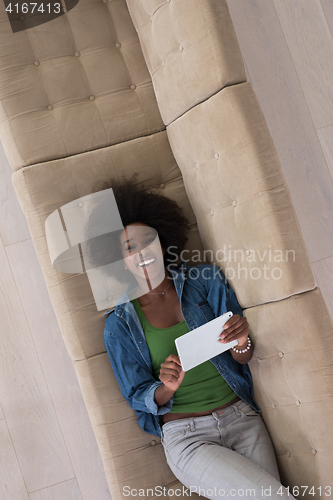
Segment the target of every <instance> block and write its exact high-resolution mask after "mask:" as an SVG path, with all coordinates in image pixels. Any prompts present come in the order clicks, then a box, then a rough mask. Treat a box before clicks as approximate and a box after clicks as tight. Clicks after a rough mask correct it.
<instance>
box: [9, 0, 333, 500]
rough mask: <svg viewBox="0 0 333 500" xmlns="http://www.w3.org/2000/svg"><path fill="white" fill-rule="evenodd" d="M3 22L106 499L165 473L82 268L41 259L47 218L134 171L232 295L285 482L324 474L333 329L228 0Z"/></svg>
mask: <svg viewBox="0 0 333 500" xmlns="http://www.w3.org/2000/svg"><path fill="white" fill-rule="evenodd" d="M0 21H1V27H2V33H3V36H2V38H1V39H0V43H1V45H2V46H1V51H2V52H1V53H2V54H3V57H2V58H1V60H0V69H1V71H0V82H1V84H0V88H1V94H0V99H1V108H0V113H1V120H0V127H1V137H2V141H3V144H4V147H5V151H6V153H7V156H8V158H9V160H10V162H11V165H12V167H13V169H14V170H16V172H15V173H14V174H13V183H14V186H15V188H16V191H17V194H18V197H19V200H20V203H21V206H22V208H23V211H24V213H25V214H26V217H27V220H28V224H29V228H30V231H31V235H32V239H33V242H34V245H35V247H36V250H37V254H38V257H39V260H40V263H41V267H42V270H43V272H44V276H45V280H46V283H47V285H48V288H49V293H50V296H51V299H52V302H53V305H54V309H55V312H56V315H57V318H58V321H59V324H60V327H61V331H62V334H63V336H64V341H65V343H66V346H67V348H68V352H69V355H70V356H71V358H72V359H73V363H74V367H75V370H76V373H77V376H78V380H79V383H80V386H81V388H82V393H83V396H84V399H85V402H86V405H87V409H88V412H89V415H90V418H91V423H92V426H93V429H94V432H95V435H96V439H97V442H98V445H99V449H100V452H101V455H102V458H103V462H104V467H105V471H106V475H107V479H108V483H109V486H110V491H111V494H112V497H113V499H114V500H116V499H121V498H124V491H123V488H124V486H125V485H127V486H129V487H132V488H154V487H155V486H156V485H160V486H165V487H168V488H172V487H173V488H174V487H175V486H176V485H177V481H176V480H175V478H174V476H173V475H172V473H171V471H170V469H169V468H168V466H167V465H166V463H165V459H164V454H163V450H162V446H161V444H160V443H159V440H158V439H157V438H156V437H154V436H149V435H148V434H145V433H144V432H143V431H141V429H140V428H139V426H138V424H137V423H136V417H135V413H134V412H133V411H132V410H131V409H130V407H129V406H128V405H127V403H126V402H125V400H124V399H123V398H122V396H121V393H120V390H119V387H118V385H117V383H116V380H115V377H114V375H113V373H112V370H111V365H110V362H109V359H108V356H107V354H106V352H105V347H104V343H103V335H102V333H103V324H104V320H103V318H102V314H101V312H98V311H97V310H96V306H95V303H94V299H93V296H92V292H91V289H90V286H89V283H88V280H87V277H86V275H85V274H80V275H77V274H75V275H74V274H73V275H67V274H66V275H65V274H60V273H56V272H55V271H54V270H53V269H52V266H51V263H50V258H49V255H48V250H47V245H46V240H45V227H44V224H45V220H46V218H47V217H48V215H50V214H51V213H52V212H53V211H54V210H57V209H58V208H59V207H60V206H62V205H64V204H66V203H68V202H70V201H72V200H75V199H77V198H80V197H82V196H85V195H87V194H89V193H91V192H92V190H93V189H95V188H96V186H98V185H100V186H102V184H103V182H104V181H105V180H107V179H109V178H110V177H116V178H118V177H119V176H121V175H122V174H125V175H126V176H131V175H132V174H133V173H134V172H138V173H139V176H138V182H139V183H140V184H142V185H143V186H145V187H146V188H147V189H150V188H154V189H158V190H161V192H163V193H164V194H166V195H167V196H169V197H171V198H173V199H175V200H176V201H177V202H178V203H179V204H180V205H181V206H182V207H183V209H184V210H185V213H186V214H187V216H188V217H189V219H190V221H191V224H192V231H191V233H190V239H189V243H188V247H187V250H188V253H187V254H186V257H188V258H191V259H192V261H194V262H195V260H196V257H197V256H198V255H199V256H200V259H201V260H202V256H203V252H204V249H205V250H206V251H209V253H207V255H208V260H210V261H212V262H216V263H217V264H218V265H220V266H221V267H222V268H223V270H224V272H225V274H226V275H227V277H228V279H229V281H230V283H231V285H232V287H233V288H234V290H235V292H236V294H237V297H238V298H239V301H240V304H241V306H242V307H243V308H244V309H245V311H244V314H245V315H246V316H247V317H248V320H249V323H250V327H251V336H252V338H253V340H254V344H255V354H254V358H253V360H252V361H251V363H250V368H251V371H252V374H253V378H254V384H255V399H256V401H257V402H258V404H259V405H260V406H261V408H262V412H263V417H264V420H265V422H266V424H267V426H268V428H269V431H270V433H271V435H272V438H273V442H274V446H275V449H276V453H277V457H278V463H279V466H280V472H281V476H282V479H283V482H284V484H286V485H287V484H289V485H290V486H293V485H301V484H303V485H304V484H311V485H314V486H316V487H319V486H320V485H321V486H326V485H329V484H330V482H331V481H332V478H331V475H330V470H329V463H330V459H332V449H333V447H332V444H333V443H331V440H330V439H331V438H330V437H329V432H328V431H329V420H328V415H330V414H331V412H332V375H331V368H330V367H331V366H332V352H331V351H330V350H328V349H327V345H328V344H329V342H328V339H329V338H330V337H331V336H332V331H333V326H332V322H331V319H330V317H329V314H328V312H327V310H326V307H325V304H324V302H323V299H322V296H321V293H320V290H319V289H318V288H316V285H315V281H314V277H313V273H312V269H311V265H310V263H309V259H308V256H307V251H306V247H305V245H304V242H303V239H302V235H301V232H300V228H299V224H298V221H297V217H296V215H295V211H294V209H293V204H292V201H291V198H290V194H289V191H288V188H287V185H286V182H285V179H284V176H283V172H282V169H281V165H280V162H279V159H278V157H277V154H276V150H275V148H274V144H273V142H272V139H271V137H270V134H269V131H268V128H267V125H266V122H265V119H264V116H263V114H262V112H261V109H260V106H259V103H258V101H257V99H256V96H255V95H254V93H253V90H252V87H251V84H250V83H249V82H247V81H246V76H245V71H244V66H243V61H242V57H241V54H240V51H239V47H238V43H237V39H236V36H235V33H234V29H233V25H232V22H231V19H230V15H229V12H228V8H227V3H226V1H225V0H168V1H165V0H128V1H127V5H126V3H125V0H109V1H108V0H103V1H98V2H94V1H92V0H84V1H80V2H79V3H78V5H77V6H76V7H75V8H74V9H72V10H71V11H69V12H67V13H66V14H65V15H63V16H61V17H60V18H57V19H55V20H53V21H52V22H50V23H48V24H46V25H42V26H38V27H35V28H31V29H29V30H26V31H21V32H19V33H15V34H13V33H11V30H10V26H9V22H8V20H7V19H6V13H5V11H4V8H3V7H0ZM22 22H24V21H22ZM133 23H134V25H133ZM199 234H200V237H199ZM314 421H316V422H317V425H313V422H314ZM192 497H194V495H192ZM170 498H171V494H170ZM180 498H181V497H180ZM305 498H306V496H305ZM308 498H310V497H308Z"/></svg>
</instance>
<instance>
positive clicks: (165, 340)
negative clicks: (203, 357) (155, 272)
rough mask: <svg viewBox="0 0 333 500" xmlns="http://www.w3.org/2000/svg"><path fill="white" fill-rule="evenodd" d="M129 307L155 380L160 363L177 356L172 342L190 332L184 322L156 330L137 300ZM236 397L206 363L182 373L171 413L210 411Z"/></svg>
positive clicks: (208, 362)
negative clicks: (144, 344)
mask: <svg viewBox="0 0 333 500" xmlns="http://www.w3.org/2000/svg"><path fill="white" fill-rule="evenodd" d="M132 304H133V305H134V308H135V310H136V313H137V315H138V317H139V319H140V322H141V325H142V328H143V331H144V334H145V337H146V341H147V345H148V348H149V352H150V358H151V362H152V366H153V374H154V377H155V378H156V379H157V380H159V375H160V368H161V364H162V363H163V362H164V361H165V358H167V357H168V356H169V355H170V354H175V355H176V356H177V355H178V353H177V349H176V345H175V339H176V338H178V337H180V336H181V335H184V334H185V333H187V332H188V331H189V329H188V326H187V324H186V323H185V320H184V321H182V322H181V323H178V324H177V325H174V326H171V327H170V328H155V327H153V326H152V325H151V324H150V323H149V322H148V321H147V319H146V317H145V315H144V313H143V311H142V309H141V306H140V304H139V302H138V300H137V299H134V300H132ZM235 397H236V394H235V393H234V391H233V390H232V389H231V388H230V386H229V385H228V384H227V383H226V381H225V380H224V378H223V377H222V376H221V375H220V373H219V372H218V370H217V369H216V368H215V366H214V365H213V364H212V363H211V362H210V361H206V362H205V363H202V364H201V365H199V366H196V367H195V368H192V369H191V370H188V371H187V372H186V373H185V376H184V379H183V382H182V383H181V385H180V386H179V388H178V390H177V391H176V392H175V393H174V395H173V404H172V409H171V410H170V413H192V412H203V411H208V410H213V409H214V408H218V407H219V406H222V405H224V404H225V403H228V402H229V401H231V400H232V399H234V398H235Z"/></svg>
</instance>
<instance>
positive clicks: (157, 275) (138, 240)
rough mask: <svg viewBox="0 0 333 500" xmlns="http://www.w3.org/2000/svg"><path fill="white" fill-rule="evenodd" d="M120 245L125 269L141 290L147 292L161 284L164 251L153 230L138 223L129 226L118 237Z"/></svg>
mask: <svg viewBox="0 0 333 500" xmlns="http://www.w3.org/2000/svg"><path fill="white" fill-rule="evenodd" d="M120 245H121V252H122V255H123V258H124V263H125V267H126V268H127V269H128V270H129V271H130V272H131V273H132V275H133V276H134V277H135V279H136V281H137V282H138V284H139V286H140V289H141V290H145V291H146V292H149V291H151V290H154V288H156V287H157V286H158V285H159V284H160V283H162V281H163V279H164V277H165V269H164V261H163V254H164V250H163V249H162V247H161V244H160V240H159V238H158V234H157V232H156V231H155V229H153V228H151V227H149V226H147V225H146V224H142V223H140V222H136V223H134V224H130V225H128V226H126V227H125V228H124V230H123V231H122V233H121V235H120ZM143 287H144V288H143Z"/></svg>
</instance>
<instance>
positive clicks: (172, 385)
mask: <svg viewBox="0 0 333 500" xmlns="http://www.w3.org/2000/svg"><path fill="white" fill-rule="evenodd" d="M184 375H185V372H184V370H183V368H182V365H181V363H180V359H179V357H178V356H176V355H175V354H170V356H168V357H167V358H166V360H165V361H164V363H162V364H161V370H160V377H159V378H160V380H161V382H163V384H164V385H165V386H166V387H167V388H168V389H170V390H171V391H173V392H175V391H176V390H177V389H178V387H179V386H180V384H181V383H182V381H183V378H184Z"/></svg>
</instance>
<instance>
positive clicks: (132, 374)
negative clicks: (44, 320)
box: [103, 262, 260, 437]
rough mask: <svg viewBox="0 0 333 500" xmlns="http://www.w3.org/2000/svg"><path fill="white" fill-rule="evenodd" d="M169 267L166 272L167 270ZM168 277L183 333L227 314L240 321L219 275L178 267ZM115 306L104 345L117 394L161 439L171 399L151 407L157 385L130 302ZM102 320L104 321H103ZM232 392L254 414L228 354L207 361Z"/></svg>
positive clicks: (249, 391) (243, 367)
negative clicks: (246, 404) (235, 315)
mask: <svg viewBox="0 0 333 500" xmlns="http://www.w3.org/2000/svg"><path fill="white" fill-rule="evenodd" d="M169 267H170V266H169ZM168 271H169V272H170V274H171V275H172V278H173V281H174V285H175V288H176V292H177V295H178V297H179V300H180V304H181V311H182V314H183V317H184V319H185V322H186V324H187V326H188V328H189V330H193V329H194V328H197V327H199V326H201V325H203V324H205V323H207V322H208V321H211V320H212V319H214V318H216V317H218V316H220V315H222V314H224V313H226V312H228V311H232V312H233V313H234V314H239V315H240V316H242V315H243V314H242V309H241V307H240V305H239V304H238V302H237V299H236V295H235V293H234V292H233V290H232V289H231V287H230V286H229V284H228V283H227V281H226V279H225V277H224V275H223V273H222V271H221V270H220V269H219V268H218V267H217V266H213V265H209V264H203V265H198V266H195V267H189V266H186V265H185V263H184V262H182V263H181V264H180V265H179V266H177V267H176V268H173V269H169V268H168ZM121 300H122V303H121V304H120V305H116V307H115V308H114V309H113V310H112V311H111V313H110V311H107V312H106V313H104V314H107V313H110V314H109V316H108V317H107V319H106V322H105V329H104V343H105V346H106V350H107V353H108V355H109V358H110V361H111V365H112V368H113V371H114V374H115V376H116V379H117V381H118V384H119V386H120V389H121V393H122V395H123V396H124V398H125V399H126V401H127V402H128V403H129V405H130V406H131V408H132V409H133V410H135V412H136V415H137V419H138V423H139V425H140V426H141V428H142V429H143V430H144V431H145V432H148V433H150V434H154V435H156V436H159V437H160V436H161V426H162V425H163V419H162V416H163V415H164V414H165V413H167V412H168V411H170V410H171V408H172V402H173V398H171V399H170V400H169V401H168V402H167V403H166V404H165V405H163V406H160V407H158V406H157V404H156V403H155V401H154V394H155V390H156V389H157V387H159V386H160V385H162V382H161V381H160V380H156V379H155V378H154V376H153V373H152V364H151V359H150V354H149V349H148V346H147V343H146V340H145V334H144V332H143V329H142V326H141V323H140V320H139V318H138V316H137V314H136V311H135V309H134V306H133V304H132V303H131V302H129V301H128V302H124V299H123V298H122V299H121ZM103 316H104V315H103ZM210 361H211V362H212V363H213V365H214V366H215V367H216V368H217V370H218V371H219V373H220V374H221V375H222V377H223V378H224V379H225V381H226V382H227V383H228V384H229V386H230V387H231V388H232V390H233V391H234V392H235V393H236V394H237V396H239V397H240V398H241V399H243V400H244V401H245V402H246V403H248V404H249V405H250V406H251V407H252V408H253V409H254V410H255V411H258V412H260V408H259V407H258V406H257V405H256V404H255V403H254V401H253V384H252V377H251V373H250V370H249V367H248V365H247V364H241V363H238V362H237V361H236V360H234V359H233V357H232V355H231V353H230V352H229V350H228V351H225V352H223V353H222V354H219V355H218V356H215V357H214V358H211V360H210Z"/></svg>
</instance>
